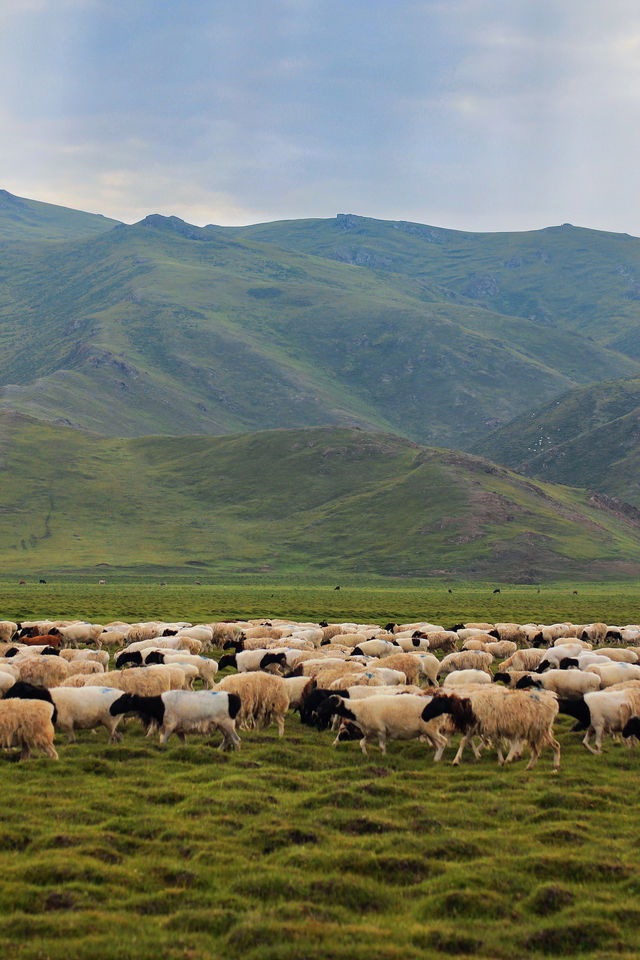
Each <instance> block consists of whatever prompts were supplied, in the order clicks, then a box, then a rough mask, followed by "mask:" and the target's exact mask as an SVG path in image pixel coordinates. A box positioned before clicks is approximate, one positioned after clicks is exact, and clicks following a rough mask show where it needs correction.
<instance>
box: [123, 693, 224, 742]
mask: <svg viewBox="0 0 640 960" xmlns="http://www.w3.org/2000/svg"><path fill="white" fill-rule="evenodd" d="M239 710H240V697H238V696H236V695H235V694H233V693H227V692H226V691H218V690H169V691H168V692H166V693H163V694H161V695H160V696H153V697H140V696H135V695H132V694H123V695H122V696H121V697H120V698H119V699H118V700H116V702H115V703H114V704H113V705H112V706H111V713H112V714H113V716H118V715H119V714H122V713H137V714H138V715H139V716H141V717H142V718H143V720H144V721H146V722H148V723H155V724H156V725H157V726H158V727H159V732H160V743H161V744H165V743H166V742H167V740H168V739H169V737H170V736H171V734H172V733H175V734H176V736H177V737H178V739H179V740H180V742H181V743H184V742H185V734H187V733H209V732H210V731H212V730H221V731H222V735H223V740H222V743H221V744H220V747H219V749H220V750H225V749H226V748H227V747H233V748H234V749H235V750H237V749H238V747H239V746H240V737H239V736H238V734H237V733H236V729H235V727H236V724H235V717H236V716H237V714H238V712H239Z"/></svg>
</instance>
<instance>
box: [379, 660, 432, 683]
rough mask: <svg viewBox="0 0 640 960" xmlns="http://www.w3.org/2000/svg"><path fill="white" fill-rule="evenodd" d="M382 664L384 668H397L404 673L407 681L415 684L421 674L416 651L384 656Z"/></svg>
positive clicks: (420, 663)
mask: <svg viewBox="0 0 640 960" xmlns="http://www.w3.org/2000/svg"><path fill="white" fill-rule="evenodd" d="M435 659H436V658H435V657H434V660H435ZM383 666H384V668H385V669H386V670H399V671H400V672H401V673H403V674H404V675H405V677H406V682H407V683H411V684H415V685H416V686H418V685H419V682H420V677H421V676H423V672H422V660H421V658H420V655H419V654H416V653H392V654H391V655H390V656H388V657H384V659H383Z"/></svg>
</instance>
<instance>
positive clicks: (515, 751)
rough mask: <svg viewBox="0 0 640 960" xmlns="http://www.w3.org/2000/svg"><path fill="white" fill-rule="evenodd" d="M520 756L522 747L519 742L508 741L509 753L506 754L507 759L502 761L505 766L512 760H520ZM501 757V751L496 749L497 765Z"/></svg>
mask: <svg viewBox="0 0 640 960" xmlns="http://www.w3.org/2000/svg"><path fill="white" fill-rule="evenodd" d="M521 754H522V746H521V741H520V740H511V741H509V752H508V754H507V759H506V760H505V761H504V762H505V764H507V763H511V761H512V760H514V759H518V760H519V759H520V756H521ZM501 755H502V750H501V749H500V747H498V763H500V762H501V761H500V757H501Z"/></svg>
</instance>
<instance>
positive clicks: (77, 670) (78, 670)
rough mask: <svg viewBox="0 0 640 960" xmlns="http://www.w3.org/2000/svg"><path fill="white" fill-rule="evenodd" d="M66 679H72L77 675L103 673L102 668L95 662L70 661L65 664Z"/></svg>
mask: <svg viewBox="0 0 640 960" xmlns="http://www.w3.org/2000/svg"><path fill="white" fill-rule="evenodd" d="M67 667H68V670H67V677H74V676H77V675H78V674H88V673H104V667H103V666H102V664H101V663H98V662H97V660H72V661H71V662H70V663H68V664H67Z"/></svg>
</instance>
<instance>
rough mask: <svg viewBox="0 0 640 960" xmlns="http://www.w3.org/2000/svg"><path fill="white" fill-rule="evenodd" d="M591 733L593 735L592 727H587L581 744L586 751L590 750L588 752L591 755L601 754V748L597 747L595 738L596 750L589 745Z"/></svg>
mask: <svg viewBox="0 0 640 960" xmlns="http://www.w3.org/2000/svg"><path fill="white" fill-rule="evenodd" d="M592 733H594V728H593V727H589V729H588V730H587V732H586V733H585V735H584V740H583V741H582V743H583V745H584V746H585V747H586V748H587V750H590V751H591V753H602V748H601V747H600V746H599V745H598V740H597V737H596V747H597V749H595V750H594V748H593V747H592V746H591V743H590V742H589V741H590V740H591V734H592Z"/></svg>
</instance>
